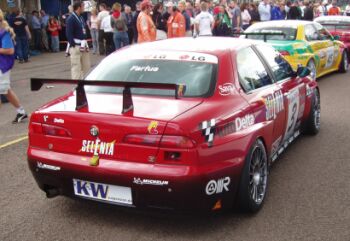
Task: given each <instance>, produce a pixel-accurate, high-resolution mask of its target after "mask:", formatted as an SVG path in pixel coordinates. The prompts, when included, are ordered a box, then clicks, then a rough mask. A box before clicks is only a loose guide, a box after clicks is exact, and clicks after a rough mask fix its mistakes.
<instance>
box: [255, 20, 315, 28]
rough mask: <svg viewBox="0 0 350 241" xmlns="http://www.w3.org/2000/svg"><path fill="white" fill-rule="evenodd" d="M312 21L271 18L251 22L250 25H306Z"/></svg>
mask: <svg viewBox="0 0 350 241" xmlns="http://www.w3.org/2000/svg"><path fill="white" fill-rule="evenodd" d="M310 23H312V22H310V21H304V20H273V21H266V22H257V23H255V24H253V25H252V26H253V27H254V26H256V27H281V26H283V27H293V28H295V27H298V26H300V25H306V24H310Z"/></svg>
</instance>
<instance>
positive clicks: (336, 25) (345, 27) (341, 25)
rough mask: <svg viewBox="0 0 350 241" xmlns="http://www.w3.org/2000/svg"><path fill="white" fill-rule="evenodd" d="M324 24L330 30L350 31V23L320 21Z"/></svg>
mask: <svg viewBox="0 0 350 241" xmlns="http://www.w3.org/2000/svg"><path fill="white" fill-rule="evenodd" d="M318 23H320V24H322V25H323V27H325V28H326V29H327V30H328V31H331V32H332V31H337V30H347V31H350V23H346V24H345V23H327V22H326V23H323V22H318Z"/></svg>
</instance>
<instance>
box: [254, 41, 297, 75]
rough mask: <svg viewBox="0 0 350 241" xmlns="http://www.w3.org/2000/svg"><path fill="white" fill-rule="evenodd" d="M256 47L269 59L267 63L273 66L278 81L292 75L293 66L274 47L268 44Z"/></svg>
mask: <svg viewBox="0 0 350 241" xmlns="http://www.w3.org/2000/svg"><path fill="white" fill-rule="evenodd" d="M256 47H257V49H258V50H259V52H260V54H261V55H262V56H263V57H264V58H265V60H266V61H267V64H268V65H269V67H270V68H271V70H272V72H273V75H274V76H275V78H276V80H277V81H281V80H284V79H287V78H290V77H291V76H292V74H293V69H292V67H290V65H289V63H288V62H287V61H286V60H285V59H284V58H283V57H282V56H281V55H280V54H279V53H278V52H277V51H276V50H275V49H274V48H272V47H271V46H268V45H258V46H256Z"/></svg>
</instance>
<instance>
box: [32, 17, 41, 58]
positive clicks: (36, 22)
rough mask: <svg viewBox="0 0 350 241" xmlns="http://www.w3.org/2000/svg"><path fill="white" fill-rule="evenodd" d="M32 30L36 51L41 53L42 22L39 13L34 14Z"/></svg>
mask: <svg viewBox="0 0 350 241" xmlns="http://www.w3.org/2000/svg"><path fill="white" fill-rule="evenodd" d="M32 15H33V16H32V30H33V37H34V49H35V50H38V51H40V50H41V21H40V18H39V13H38V11H35V10H34V11H33V12H32Z"/></svg>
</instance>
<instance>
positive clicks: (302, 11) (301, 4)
mask: <svg viewBox="0 0 350 241" xmlns="http://www.w3.org/2000/svg"><path fill="white" fill-rule="evenodd" d="M298 7H299V10H300V14H301V18H300V19H303V18H304V9H305V5H304V2H303V0H299V1H298Z"/></svg>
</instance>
